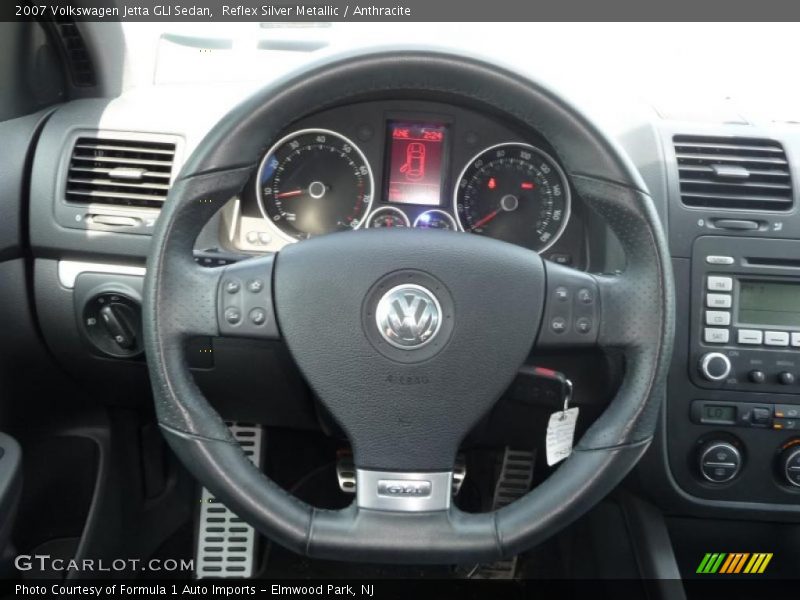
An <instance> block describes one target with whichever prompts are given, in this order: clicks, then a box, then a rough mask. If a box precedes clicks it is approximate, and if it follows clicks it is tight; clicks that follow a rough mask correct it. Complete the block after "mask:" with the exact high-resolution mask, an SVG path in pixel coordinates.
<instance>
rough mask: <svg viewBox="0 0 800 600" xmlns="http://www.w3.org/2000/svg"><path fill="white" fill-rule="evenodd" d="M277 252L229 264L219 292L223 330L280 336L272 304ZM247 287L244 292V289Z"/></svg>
mask: <svg viewBox="0 0 800 600" xmlns="http://www.w3.org/2000/svg"><path fill="white" fill-rule="evenodd" d="M273 263H274V256H272V255H270V256H264V257H259V258H250V259H247V260H243V261H240V262H236V263H233V264H230V265H228V266H227V267H225V271H224V272H223V274H222V278H221V280H220V281H221V284H220V286H219V292H218V294H217V307H218V308H217V310H218V317H217V323H218V325H219V330H220V334H222V335H230V336H237V337H254V338H267V339H275V338H278V337H279V333H278V327H277V323H276V319H275V309H274V308H273V304H272V289H271V286H270V282H271V281H272V266H273ZM243 289H244V293H241V292H242V290H243Z"/></svg>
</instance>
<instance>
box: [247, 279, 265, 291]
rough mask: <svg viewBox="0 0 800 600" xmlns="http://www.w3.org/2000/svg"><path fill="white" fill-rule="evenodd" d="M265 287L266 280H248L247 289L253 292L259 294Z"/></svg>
mask: <svg viewBox="0 0 800 600" xmlns="http://www.w3.org/2000/svg"><path fill="white" fill-rule="evenodd" d="M263 289H264V282H263V281H262V280H260V279H251V280H250V281H248V282H247V291H249V292H250V293H251V294H259V293H261V291H262V290H263Z"/></svg>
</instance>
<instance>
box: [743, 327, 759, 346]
mask: <svg viewBox="0 0 800 600" xmlns="http://www.w3.org/2000/svg"><path fill="white" fill-rule="evenodd" d="M737 335H738V338H737V340H738V341H739V343H740V344H750V345H756V346H757V345H759V344H761V342H762V340H763V339H764V332H763V331H759V330H758V329H740V330H739V332H738V334H737Z"/></svg>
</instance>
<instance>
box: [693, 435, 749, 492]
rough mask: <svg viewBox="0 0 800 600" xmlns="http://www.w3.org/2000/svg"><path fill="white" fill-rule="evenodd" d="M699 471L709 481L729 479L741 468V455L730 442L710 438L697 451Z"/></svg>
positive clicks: (721, 481) (719, 481) (725, 480)
mask: <svg viewBox="0 0 800 600" xmlns="http://www.w3.org/2000/svg"><path fill="white" fill-rule="evenodd" d="M699 463H700V465H699V466H700V473H701V474H702V475H703V477H705V478H706V479H707V480H708V481H710V482H711V483H725V482H727V481H731V480H732V479H734V478H735V477H736V476H737V475H738V474H739V471H741V470H742V455H741V453H740V452H739V450H738V449H737V448H736V446H734V445H733V444H731V443H730V442H725V441H722V440H712V441H710V442H707V443H705V444H703V446H702V447H701V448H700V453H699Z"/></svg>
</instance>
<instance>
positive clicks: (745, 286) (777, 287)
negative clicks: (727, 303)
mask: <svg viewBox="0 0 800 600" xmlns="http://www.w3.org/2000/svg"><path fill="white" fill-rule="evenodd" d="M739 286H740V288H739V322H740V323H748V324H752V325H773V326H778V327H800V284H794V283H776V282H765V281H747V280H743V281H741V282H740V284H739Z"/></svg>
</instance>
